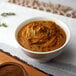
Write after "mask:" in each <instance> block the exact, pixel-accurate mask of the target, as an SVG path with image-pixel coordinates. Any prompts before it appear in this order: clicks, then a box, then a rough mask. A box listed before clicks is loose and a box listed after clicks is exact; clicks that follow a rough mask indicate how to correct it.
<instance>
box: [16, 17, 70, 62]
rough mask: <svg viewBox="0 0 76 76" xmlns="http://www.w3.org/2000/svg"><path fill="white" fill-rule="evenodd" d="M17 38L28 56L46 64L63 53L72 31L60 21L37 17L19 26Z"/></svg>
mask: <svg viewBox="0 0 76 76" xmlns="http://www.w3.org/2000/svg"><path fill="white" fill-rule="evenodd" d="M15 38H16V41H17V43H18V45H19V46H20V47H21V48H22V49H23V51H24V52H25V54H26V55H28V56H29V57H31V58H34V59H36V60H38V61H41V62H46V61H49V60H50V59H52V58H54V57H56V56H58V55H59V54H60V53H61V52H62V51H63V48H64V47H65V46H66V45H67V43H68V42H69V40H70V31H69V29H68V27H67V25H66V24H65V23H64V22H62V21H60V20H59V19H56V18H52V17H35V18H31V19H28V20H25V21H24V22H22V23H21V24H20V25H19V26H18V28H17V29H16V32H15Z"/></svg>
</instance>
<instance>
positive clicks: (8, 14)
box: [1, 12, 16, 17]
mask: <svg viewBox="0 0 76 76" xmlns="http://www.w3.org/2000/svg"><path fill="white" fill-rule="evenodd" d="M14 15H16V14H15V13H13V12H8V13H5V12H4V13H1V16H3V17H7V16H14Z"/></svg>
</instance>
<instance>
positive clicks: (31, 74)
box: [0, 50, 52, 76]
mask: <svg viewBox="0 0 76 76" xmlns="http://www.w3.org/2000/svg"><path fill="white" fill-rule="evenodd" d="M5 62H16V63H19V64H21V65H22V66H23V67H24V68H25V70H26V71H27V73H28V76H52V75H48V74H46V73H44V72H42V71H40V70H38V69H36V68H34V67H32V66H30V65H29V64H27V63H26V62H23V61H21V60H19V59H17V58H15V57H13V56H11V55H10V54H8V53H5V52H3V51H2V50H0V64H2V63H5Z"/></svg>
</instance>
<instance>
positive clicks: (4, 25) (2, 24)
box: [0, 23, 8, 27]
mask: <svg viewBox="0 0 76 76" xmlns="http://www.w3.org/2000/svg"><path fill="white" fill-rule="evenodd" d="M0 27H8V26H7V24H6V23H1V24H0Z"/></svg>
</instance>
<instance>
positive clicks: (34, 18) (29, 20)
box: [15, 17, 70, 54]
mask: <svg viewBox="0 0 76 76" xmlns="http://www.w3.org/2000/svg"><path fill="white" fill-rule="evenodd" d="M36 19H37V20H36ZM39 20H45V21H46V20H50V21H54V22H56V21H55V20H57V22H60V23H61V25H62V24H63V26H64V27H65V28H66V30H67V32H68V36H67V35H66V37H67V38H66V41H65V43H64V44H63V45H62V46H61V47H59V48H58V49H55V50H52V51H47V52H35V51H31V50H28V49H26V48H24V47H23V46H22V45H21V44H20V43H19V42H18V40H17V33H18V31H19V27H20V26H21V25H22V26H21V27H20V29H21V28H22V27H23V26H25V25H23V24H25V23H26V22H27V23H26V24H28V23H29V22H32V21H39ZM57 22H56V23H57ZM57 24H58V23H57ZM59 26H60V25H59ZM60 27H61V28H62V26H60ZM62 29H63V28H62ZM63 30H64V29H63ZM64 31H65V30H64ZM65 33H66V32H65ZM15 39H16V42H17V44H18V45H19V46H20V47H21V48H22V49H23V50H24V51H27V52H30V53H34V54H47V53H53V52H57V51H59V50H60V51H61V49H62V48H63V47H65V46H66V44H68V42H69V40H70V30H69V28H68V27H67V25H66V24H65V23H64V22H63V21H61V20H59V19H57V18H54V17H33V18H29V19H27V20H25V21H23V22H22V23H20V25H19V26H18V27H17V28H16V31H15Z"/></svg>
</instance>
